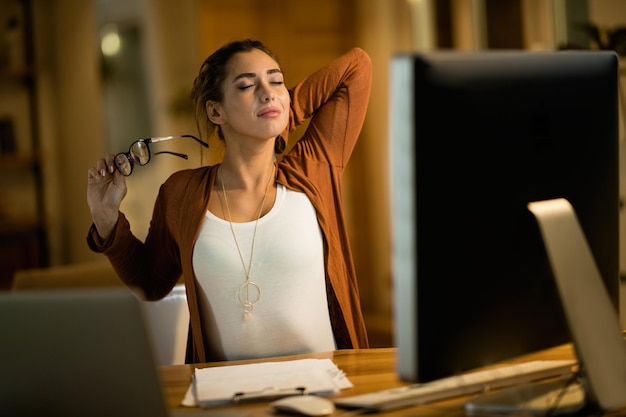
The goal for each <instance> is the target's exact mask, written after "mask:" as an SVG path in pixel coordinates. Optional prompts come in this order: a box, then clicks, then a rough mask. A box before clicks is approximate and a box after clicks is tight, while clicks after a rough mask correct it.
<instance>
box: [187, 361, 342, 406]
mask: <svg viewBox="0 0 626 417" xmlns="http://www.w3.org/2000/svg"><path fill="white" fill-rule="evenodd" d="M351 387H352V383H351V382H350V381H349V380H348V378H347V377H346V376H345V374H344V373H343V372H342V371H341V370H340V369H339V368H337V366H336V365H335V364H334V363H333V362H332V361H331V360H330V359H300V360H293V361H286V362H262V363H253V364H247V365H232V366H222V367H214V368H201V369H196V370H195V372H194V375H193V382H192V383H191V385H190V387H189V390H188V391H187V395H185V398H184V399H183V405H186V406H201V407H207V406H211V405H219V404H224V403H233V402H237V401H241V400H248V399H253V398H266V397H277V396H286V395H294V394H304V393H307V394H317V395H330V394H333V393H335V392H337V391H339V390H341V389H345V388H351Z"/></svg>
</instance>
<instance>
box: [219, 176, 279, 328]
mask: <svg viewBox="0 0 626 417" xmlns="http://www.w3.org/2000/svg"><path fill="white" fill-rule="evenodd" d="M219 171H220V180H221V181H222V194H223V195H224V203H225V205H226V212H227V214H228V224H229V225H230V231H231V233H232V234H233V239H234V241H235V246H236V247H237V252H239V259H241V265H242V266H243V270H244V272H245V274H246V279H245V281H244V282H243V284H241V285H240V286H239V290H238V292H237V298H238V300H239V304H241V307H242V308H243V317H244V320H246V321H247V320H250V319H251V318H252V309H253V308H254V305H255V304H256V303H257V302H258V301H259V299H260V298H261V287H259V285H258V284H257V283H256V282H254V281H252V280H251V279H250V269H251V267H252V257H253V256H254V242H255V240H256V230H257V226H258V225H259V219H260V218H261V214H262V213H263V207H265V198H266V197H267V192H268V190H269V188H270V184H272V178H273V177H274V167H273V166H272V174H271V175H270V178H269V181H268V182H267V186H266V187H265V192H264V193H263V200H262V201H261V207H259V214H258V215H257V218H256V221H255V223H254V232H253V233H252V245H251V247H250V260H249V261H248V266H247V267H246V262H245V261H244V259H243V254H242V253H241V248H240V247H239V242H238V241H237V236H236V235H235V229H234V227H233V222H232V217H231V214H230V207H229V206H228V198H227V197H226V187H225V186H224V174H223V173H222V167H220V169H219ZM251 296H252V299H250V297H251Z"/></svg>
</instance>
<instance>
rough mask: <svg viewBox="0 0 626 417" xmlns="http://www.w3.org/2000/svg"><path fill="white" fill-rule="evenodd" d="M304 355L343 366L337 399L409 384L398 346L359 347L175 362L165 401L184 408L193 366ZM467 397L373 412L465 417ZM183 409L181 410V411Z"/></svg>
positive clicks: (255, 408) (559, 354)
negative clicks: (344, 380) (346, 382)
mask: <svg viewBox="0 0 626 417" xmlns="http://www.w3.org/2000/svg"><path fill="white" fill-rule="evenodd" d="M302 358H329V359H332V360H333V361H334V362H335V364H337V366H338V367H339V368H340V369H342V370H343V371H344V372H345V373H346V375H347V376H348V378H349V379H350V381H352V383H353V384H354V388H350V389H346V390H343V391H341V393H339V394H338V395H337V396H336V397H335V398H337V397H340V396H352V395H357V394H364V393H368V392H373V391H379V390H383V389H388V388H394V387H399V386H404V385H408V383H406V382H403V381H400V380H399V379H398V376H397V374H396V371H395V364H396V349H394V348H384V349H360V350H338V351H334V352H327V353H319V354H311V355H297V356H287V357H280V358H272V359H264V360H261V361H236V362H219V363H211V364H194V365H175V366H164V367H161V377H162V380H163V385H164V389H165V394H166V401H167V404H168V407H169V408H170V409H180V408H184V407H182V406H181V401H182V399H183V397H184V395H185V393H186V391H187V389H188V387H189V383H190V379H191V374H192V372H193V369H194V368H202V367H208V366H224V365H235V364H243V363H253V362H265V361H281V360H293V359H302ZM574 358H575V356H574V352H573V349H572V347H571V346H570V345H564V346H560V347H557V348H553V349H549V350H546V351H542V352H538V353H536V354H532V355H527V356H524V357H520V358H518V359H517V360H513V361H509V362H507V363H515V362H521V361H527V360H533V359H574ZM467 398H468V397H462V398H455V399H451V400H447V401H441V402H437V403H433V404H429V405H425V406H420V407H410V408H405V409H400V410H396V411H392V412H388V413H380V414H373V415H378V416H380V415H383V414H384V415H385V416H394V417H395V416H397V417H404V416H409V415H411V416H414V415H416V414H417V413H418V412H419V415H424V416H443V415H445V416H464V415H465V412H464V409H463V405H464V403H465V401H466V400H467ZM209 410H212V411H216V412H217V411H228V412H230V411H243V412H245V414H244V415H246V414H247V415H248V416H250V417H253V416H275V414H273V412H272V411H271V410H270V409H269V407H268V405H267V403H252V404H244V405H237V406H225V407H212V408H210V409H209ZM181 411H182V410H181ZM345 412H346V410H343V409H339V408H338V409H337V411H335V414H334V415H335V416H340V415H341V414H344V413H345Z"/></svg>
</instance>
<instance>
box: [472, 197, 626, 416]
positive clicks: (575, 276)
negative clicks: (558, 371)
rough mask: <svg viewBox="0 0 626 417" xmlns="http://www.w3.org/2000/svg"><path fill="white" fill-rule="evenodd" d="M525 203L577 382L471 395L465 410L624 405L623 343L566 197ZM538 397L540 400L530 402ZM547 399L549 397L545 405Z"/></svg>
mask: <svg viewBox="0 0 626 417" xmlns="http://www.w3.org/2000/svg"><path fill="white" fill-rule="evenodd" d="M528 208H529V210H530V211H531V212H532V213H533V215H534V216H535V217H536V219H537V221H538V224H539V229H540V230H541V234H542V237H543V241H544V245H545V248H546V251H547V253H548V258H549V260H550V265H551V267H552V272H553V275H554V279H555V281H556V284H557V289H558V292H559V296H560V299H561V304H562V306H563V310H564V312H565V317H566V319H567V324H568V327H569V331H570V334H571V336H572V343H573V346H574V349H575V351H576V355H577V357H578V361H579V364H580V375H579V378H578V379H579V381H580V383H579V382H573V383H572V384H569V386H568V387H566V385H568V382H567V381H559V382H557V383H554V384H550V383H541V382H539V383H535V384H529V385H522V386H518V387H513V388H511V389H508V390H503V391H501V392H495V393H493V394H487V395H485V396H483V397H479V398H477V399H475V400H471V401H469V402H468V403H467V404H466V410H467V411H468V412H471V413H473V414H477V413H481V412H516V413H519V412H527V413H533V410H532V409H529V408H528V407H529V406H532V407H534V408H535V409H536V410H537V412H538V413H545V412H546V411H547V410H550V413H551V414H550V415H556V414H576V413H578V412H580V411H581V410H582V409H583V408H585V409H589V408H591V409H598V410H602V411H615V410H624V409H626V342H625V341H624V337H623V334H622V329H621V326H620V322H619V317H618V314H617V312H616V311H615V309H614V308H613V305H612V303H611V301H610V298H609V296H608V293H607V291H606V288H605V287H604V284H603V281H602V278H601V276H600V272H599V271H598V268H597V266H596V263H595V260H594V258H593V255H592V253H591V250H590V249H589V245H588V243H587V239H586V238H585V236H584V233H583V231H582V229H581V227H580V224H579V223H578V219H577V217H576V214H575V212H574V209H573V208H572V206H571V205H570V203H569V202H568V201H567V200H565V199H555V200H547V201H541V202H535V203H530V204H528ZM615 279H618V277H615ZM554 389H556V391H554ZM564 390H565V391H564ZM560 393H563V395H561V394H560ZM546 395H547V396H546ZM537 398H542V399H543V400H544V402H543V403H541V400H539V402H536V401H534V402H533V401H532V400H533V399H535V400H536V399H537ZM546 398H549V399H552V400H554V401H553V402H552V403H551V404H546V403H545V400H546ZM557 400H558V401H557ZM507 403H508V404H507ZM542 404H543V405H542ZM496 410H498V411H496Z"/></svg>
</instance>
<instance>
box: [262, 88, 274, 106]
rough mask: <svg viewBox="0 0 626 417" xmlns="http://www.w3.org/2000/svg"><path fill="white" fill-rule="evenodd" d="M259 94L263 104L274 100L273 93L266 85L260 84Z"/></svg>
mask: <svg viewBox="0 0 626 417" xmlns="http://www.w3.org/2000/svg"><path fill="white" fill-rule="evenodd" d="M259 93H260V96H261V101H263V102H264V103H269V102H270V101H272V100H274V97H275V95H274V92H273V91H272V88H271V86H269V85H268V84H267V83H262V84H261V85H260V87H259Z"/></svg>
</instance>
